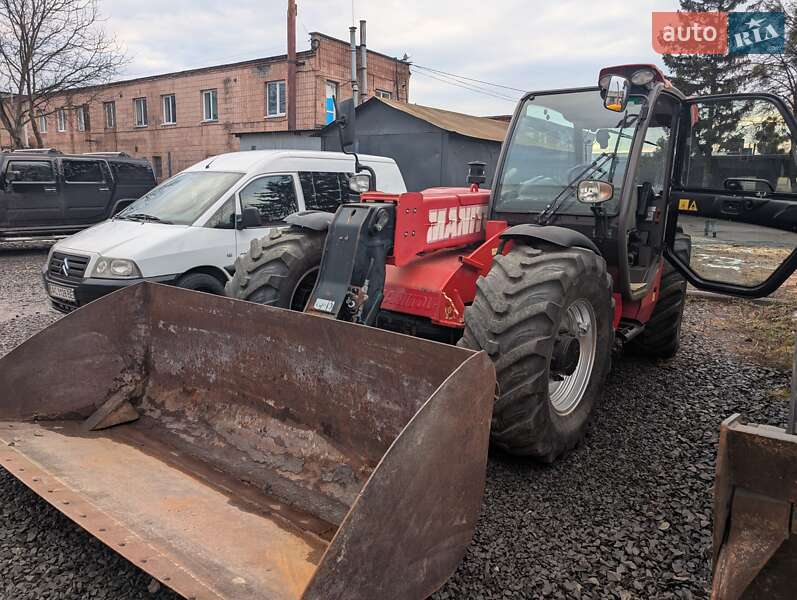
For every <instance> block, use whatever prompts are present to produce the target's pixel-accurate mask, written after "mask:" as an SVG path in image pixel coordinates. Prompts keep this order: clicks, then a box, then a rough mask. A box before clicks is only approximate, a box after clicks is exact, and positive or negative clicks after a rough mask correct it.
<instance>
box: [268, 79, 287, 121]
mask: <svg viewBox="0 0 797 600" xmlns="http://www.w3.org/2000/svg"><path fill="white" fill-rule="evenodd" d="M284 114H285V81H284V80H283V81H269V82H268V83H267V84H266V116H267V117H281V116H283V115H284Z"/></svg>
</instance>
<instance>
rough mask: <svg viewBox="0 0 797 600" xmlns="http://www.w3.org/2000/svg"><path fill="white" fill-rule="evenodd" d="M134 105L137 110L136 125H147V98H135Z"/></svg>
mask: <svg viewBox="0 0 797 600" xmlns="http://www.w3.org/2000/svg"><path fill="white" fill-rule="evenodd" d="M133 107H134V108H135V110H136V127H146V126H147V123H148V121H147V99H146V98H133Z"/></svg>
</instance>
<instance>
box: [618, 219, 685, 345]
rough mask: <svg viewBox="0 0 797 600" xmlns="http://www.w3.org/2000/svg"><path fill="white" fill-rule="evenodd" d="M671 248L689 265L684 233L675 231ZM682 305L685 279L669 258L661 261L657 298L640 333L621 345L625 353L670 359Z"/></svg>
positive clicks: (678, 339) (678, 332)
mask: <svg viewBox="0 0 797 600" xmlns="http://www.w3.org/2000/svg"><path fill="white" fill-rule="evenodd" d="M673 250H674V251H675V254H676V255H678V257H679V258H680V259H681V260H682V261H683V262H685V263H686V264H687V265H688V264H689V259H690V256H691V254H692V240H691V238H690V237H689V236H688V235H686V234H685V233H682V232H678V233H676V234H675V244H674V246H673ZM685 305H686V279H684V276H683V275H681V274H680V273H679V272H678V271H676V270H675V267H673V266H672V265H671V264H670V263H669V261H667V260H665V261H664V267H663V269H662V273H661V284H660V285H659V300H658V302H656V306H655V308H654V309H653V314H652V315H651V316H650V320H649V321H648V322H647V323H646V324H645V329H644V331H643V332H642V333H640V334H639V335H638V336H636V337H635V338H634V339H632V340H631V341H630V342H628V344H627V345H626V346H625V348H624V350H625V352H627V353H628V354H640V355H643V356H648V357H651V358H672V357H673V356H675V354H676V353H677V352H678V348H679V347H680V345H681V322H682V321H683V316H684V306H685Z"/></svg>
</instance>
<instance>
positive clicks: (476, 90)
mask: <svg viewBox="0 0 797 600" xmlns="http://www.w3.org/2000/svg"><path fill="white" fill-rule="evenodd" d="M415 74H416V75H422V76H423V77H429V78H430V79H434V80H436V81H440V82H442V83H447V84H448V85H453V86H455V87H458V88H462V89H464V90H468V91H469V92H474V93H477V94H482V95H484V96H490V97H492V98H497V99H499V100H506V101H507V102H512V103H513V104H514V103H516V102H517V101H518V98H510V97H509V96H503V95H501V94H498V93H494V92H491V91H489V90H485V89H483V88H479V87H475V86H471V85H467V84H464V83H461V82H457V81H451V80H450V79H444V78H442V77H437V76H435V75H432V74H431V73H425V72H423V71H416V72H415Z"/></svg>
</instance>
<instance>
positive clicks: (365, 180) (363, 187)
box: [349, 173, 371, 194]
mask: <svg viewBox="0 0 797 600" xmlns="http://www.w3.org/2000/svg"><path fill="white" fill-rule="evenodd" d="M370 187H371V176H370V175H369V174H368V173H357V174H356V175H352V176H351V177H349V189H350V190H351V191H352V192H356V193H358V194H364V193H365V192H367V191H368V189H369V188H370Z"/></svg>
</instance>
